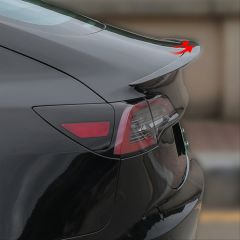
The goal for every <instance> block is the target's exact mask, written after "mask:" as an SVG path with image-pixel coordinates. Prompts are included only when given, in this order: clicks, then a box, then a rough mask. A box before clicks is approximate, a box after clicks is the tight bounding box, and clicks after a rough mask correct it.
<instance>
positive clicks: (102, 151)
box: [34, 69, 203, 240]
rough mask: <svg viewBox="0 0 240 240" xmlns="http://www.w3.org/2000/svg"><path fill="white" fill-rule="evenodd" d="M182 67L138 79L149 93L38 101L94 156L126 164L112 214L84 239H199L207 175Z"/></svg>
mask: <svg viewBox="0 0 240 240" xmlns="http://www.w3.org/2000/svg"><path fill="white" fill-rule="evenodd" d="M181 71H182V70H181V69H177V70H175V71H173V72H171V73H170V74H167V75H165V76H163V78H164V82H163V83H161V81H162V79H163V78H162V77H160V78H157V79H155V80H154V81H153V82H152V83H151V84H150V83H149V82H148V83H146V82H145V83H143V84H142V83H141V84H140V85H138V86H137V87H136V86H134V88H135V89H136V88H137V89H136V90H135V91H141V92H144V95H145V97H141V98H137V99H130V100H125V101H118V102H110V103H106V104H87V105H85V104H83V105H74V106H38V107H35V108H34V111H35V112H36V113H37V114H38V115H39V116H40V117H41V118H43V119H44V120H46V121H47V122H48V123H49V124H50V125H52V126H53V127H54V128H55V129H57V130H58V131H60V132H61V133H62V134H64V135H65V136H66V137H69V138H71V139H72V140H73V141H75V142H77V143H79V144H81V145H82V146H84V147H86V148H87V149H88V151H91V152H93V154H94V155H96V156H99V158H101V159H106V160H107V159H108V161H110V162H111V161H113V162H119V163H120V165H119V172H118V174H117V185H116V192H115V193H114V201H113V202H112V204H113V206H112V208H111V212H109V215H108V216H109V217H110V216H111V218H109V219H108V221H107V222H105V227H104V228H102V229H98V230H99V232H97V233H91V234H90V233H89V232H88V234H90V235H88V234H87V235H86V236H85V237H83V236H82V237H81V238H79V239H85V238H86V239H126V240H127V239H138V240H139V239H159V240H161V239H194V236H195V233H196V227H197V221H198V216H199V212H200V209H201V201H202V194H203V176H202V171H201V169H200V167H199V166H198V163H197V161H196V160H194V159H193V158H192V155H191V152H190V147H189V143H188V141H187V137H186V133H185V131H184V129H183V127H182V126H181V119H182V117H183V115H184V112H185V110H186V107H187V103H188V96H187V91H186V88H185V86H184V83H183V79H182V72H181ZM101 159H99V161H101ZM98 194H99V193H98ZM106 210H107V209H106ZM108 210H109V209H108ZM89 213H90V212H89ZM89 213H87V214H89ZM97 217H99V216H97ZM85 221H87V218H86V220H85ZM78 227H79V226H78V224H77V223H76V229H78ZM102 227H103V225H102ZM80 229H81V228H80ZM95 229H97V228H95ZM70 236H71V237H73V236H74V235H66V236H65V237H70Z"/></svg>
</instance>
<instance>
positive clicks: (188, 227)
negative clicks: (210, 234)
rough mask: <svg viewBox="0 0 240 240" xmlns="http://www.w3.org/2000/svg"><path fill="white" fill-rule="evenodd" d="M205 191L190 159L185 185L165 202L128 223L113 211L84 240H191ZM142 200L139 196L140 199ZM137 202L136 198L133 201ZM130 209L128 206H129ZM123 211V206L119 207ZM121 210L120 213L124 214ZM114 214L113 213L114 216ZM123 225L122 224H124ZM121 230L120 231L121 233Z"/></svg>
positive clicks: (197, 167) (201, 177) (195, 165)
mask: <svg viewBox="0 0 240 240" xmlns="http://www.w3.org/2000/svg"><path fill="white" fill-rule="evenodd" d="M203 191H204V177H203V173H202V170H201V168H200V167H199V165H198V163H197V161H195V160H192V161H191V166H190V171H189V175H188V178H187V180H186V182H185V184H184V186H183V187H182V188H181V189H180V190H178V191H176V193H175V194H174V195H172V196H171V197H169V199H167V200H166V201H165V203H158V204H156V205H155V206H154V207H153V208H152V209H151V210H150V211H149V212H148V214H145V215H141V214H139V216H140V217H139V220H138V221H137V222H136V223H135V224H133V225H131V227H128V228H127V226H129V225H128V224H126V222H128V220H129V217H130V216H128V217H127V218H126V216H125V217H123V218H125V221H123V219H121V216H120V215H121V214H117V216H116V215H115V214H113V217H112V220H111V222H110V223H109V225H108V226H107V227H106V228H105V229H103V230H102V231H100V232H99V233H97V234H94V235H91V236H88V237H87V236H86V238H85V237H84V238H79V239H84V240H85V239H87V240H90V239H91V240H103V239H104V240H170V239H171V240H175V239H176V240H191V239H194V238H195V233H196V229H197V223H198V217H199V213H200V210H201V203H202V196H203ZM139 201H141V199H139ZM135 204H136V205H137V204H138V201H136V203H135ZM128 210H129V209H128ZM121 211H122V212H124V210H123V208H122V210H121ZM123 214H124V213H122V215H123ZM114 215H115V216H114ZM123 226H125V227H123ZM120 232H121V234H120Z"/></svg>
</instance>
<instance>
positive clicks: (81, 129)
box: [62, 122, 110, 138]
mask: <svg viewBox="0 0 240 240" xmlns="http://www.w3.org/2000/svg"><path fill="white" fill-rule="evenodd" d="M62 127H64V128H65V129H66V130H68V131H69V132H71V133H72V134H74V135H75V136H77V137H79V138H96V137H106V136H108V134H109V130H110V122H83V123H65V124H62Z"/></svg>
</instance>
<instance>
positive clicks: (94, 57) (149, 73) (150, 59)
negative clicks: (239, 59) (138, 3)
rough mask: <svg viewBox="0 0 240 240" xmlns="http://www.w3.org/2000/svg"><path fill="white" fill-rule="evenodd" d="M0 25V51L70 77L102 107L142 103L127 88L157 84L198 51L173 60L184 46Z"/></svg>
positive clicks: (115, 34)
mask: <svg viewBox="0 0 240 240" xmlns="http://www.w3.org/2000/svg"><path fill="white" fill-rule="evenodd" d="M0 24H1V28H0V36H1V38H0V45H1V46H3V47H6V48H10V49H12V50H14V51H17V52H19V53H21V54H24V55H26V56H29V57H31V58H34V59H36V60H38V61H41V62H43V63H45V64H48V65H49V66H52V67H54V68H56V69H58V70H60V71H62V72H64V73H66V74H68V75H70V76H72V77H73V78H75V79H77V80H78V81H80V82H82V83H83V84H84V85H86V86H88V87H89V88H90V89H92V90H93V91H94V92H95V93H97V94H98V95H100V96H101V97H102V98H103V99H105V100H106V101H107V102H115V101H122V100H129V99H135V98H139V97H143V96H144V94H142V93H140V92H138V91H136V90H135V89H134V88H132V87H130V85H131V86H134V87H136V86H137V85H139V84H142V83H146V82H148V81H150V80H151V81H152V80H156V79H157V81H159V80H161V79H159V77H160V76H163V75H165V74H167V73H169V72H172V71H174V70H176V69H178V68H181V67H183V66H184V65H186V64H187V63H188V62H190V61H191V60H192V59H193V58H195V57H196V56H197V55H198V54H199V51H200V47H199V46H198V45H197V44H196V43H194V42H189V45H191V47H192V50H191V52H186V53H183V54H177V52H179V51H182V50H184V48H181V47H180V46H181V44H182V42H183V40H177V39H163V40H155V39H149V38H146V37H142V36H139V35H136V34H133V33H129V32H126V31H123V30H120V29H117V28H114V27H111V26H107V27H106V26H105V30H103V29H102V28H96V27H92V30H90V29H89V27H88V30H87V32H86V31H85V32H84V26H82V22H81V21H76V22H75V21H74V22H71V21H70V22H67V23H64V24H70V25H71V26H72V30H71V31H73V29H75V30H76V31H75V32H74V33H73V32H71V31H70V32H71V33H70V32H69V29H68V28H65V27H60V26H59V25H58V26H57V27H55V28H52V26H50V27H51V29H53V30H52V31H50V30H49V26H41V27H36V26H33V25H32V24H19V23H18V22H12V21H6V19H5V18H2V17H1V18H0ZM60 25H62V24H60ZM73 25H74V26H75V25H76V26H75V28H73V27H74V26H73ZM77 26H79V28H81V31H82V33H79V31H80V30H79V29H78V27H77ZM77 29H78V30H77ZM83 32H84V33H83ZM16 39H18V41H16ZM161 81H162V80H161Z"/></svg>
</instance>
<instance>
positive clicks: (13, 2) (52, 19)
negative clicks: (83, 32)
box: [0, 0, 104, 28]
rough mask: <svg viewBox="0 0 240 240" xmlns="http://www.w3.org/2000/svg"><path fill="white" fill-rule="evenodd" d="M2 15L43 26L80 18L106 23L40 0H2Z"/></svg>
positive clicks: (91, 23)
mask: <svg viewBox="0 0 240 240" xmlns="http://www.w3.org/2000/svg"><path fill="white" fill-rule="evenodd" d="M0 16H3V17H7V18H10V19H13V20H17V21H21V22H25V23H30V24H36V25H42V26H54V25H58V24H62V23H65V22H68V21H70V20H72V19H79V20H81V21H83V22H85V23H87V24H89V25H91V26H96V27H99V28H104V24H101V23H100V22H98V21H95V20H93V19H90V18H87V17H84V16H81V15H77V14H74V13H72V12H69V11H67V10H63V9H61V8H57V7H54V6H52V5H49V4H47V3H44V2H42V1H38V0H0Z"/></svg>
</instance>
